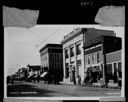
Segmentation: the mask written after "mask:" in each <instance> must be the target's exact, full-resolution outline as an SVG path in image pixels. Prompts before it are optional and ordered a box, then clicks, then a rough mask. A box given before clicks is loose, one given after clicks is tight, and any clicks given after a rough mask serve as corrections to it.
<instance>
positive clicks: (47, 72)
mask: <svg viewBox="0 0 128 102" xmlns="http://www.w3.org/2000/svg"><path fill="white" fill-rule="evenodd" d="M47 73H48V72H44V73H43V74H42V75H41V76H40V77H44V76H45V75H46V74H47Z"/></svg>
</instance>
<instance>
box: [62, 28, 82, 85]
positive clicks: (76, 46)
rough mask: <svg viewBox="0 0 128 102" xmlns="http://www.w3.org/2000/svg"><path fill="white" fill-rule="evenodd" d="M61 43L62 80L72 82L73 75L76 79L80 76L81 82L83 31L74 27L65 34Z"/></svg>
mask: <svg viewBox="0 0 128 102" xmlns="http://www.w3.org/2000/svg"><path fill="white" fill-rule="evenodd" d="M61 43H62V44H63V68H64V81H65V82H71V83H72V82H73V81H74V80H73V79H74V77H75V79H76V80H77V79H78V77H81V82H82V80H83V77H84V60H83V59H84V56H83V54H84V50H83V48H82V47H83V33H82V32H81V29H80V28H78V29H75V30H74V31H72V32H71V33H69V34H68V35H66V36H65V37H64V39H63V40H62V41H61ZM73 68H74V69H73ZM76 83H77V82H76Z"/></svg>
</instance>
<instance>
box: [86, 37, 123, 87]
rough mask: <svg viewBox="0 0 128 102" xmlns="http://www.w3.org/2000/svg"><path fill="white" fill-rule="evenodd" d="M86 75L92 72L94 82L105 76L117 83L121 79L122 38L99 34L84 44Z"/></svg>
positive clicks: (106, 80)
mask: <svg viewBox="0 0 128 102" xmlns="http://www.w3.org/2000/svg"><path fill="white" fill-rule="evenodd" d="M83 48H84V51H85V69H86V71H85V72H86V76H88V75H89V74H91V79H92V83H96V82H98V81H100V79H101V78H103V81H104V82H105V83H106V84H107V83H109V80H113V81H114V83H117V82H118V80H119V79H121V77H122V75H121V73H122V71H121V63H122V62H121V52H122V50H121V38H119V37H115V36H99V37H96V38H94V39H93V40H91V41H88V42H86V43H85V44H84V47H83Z"/></svg>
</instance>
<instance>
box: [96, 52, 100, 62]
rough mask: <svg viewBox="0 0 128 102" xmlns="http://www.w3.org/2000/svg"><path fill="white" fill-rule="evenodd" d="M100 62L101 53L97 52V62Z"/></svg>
mask: <svg viewBox="0 0 128 102" xmlns="http://www.w3.org/2000/svg"><path fill="white" fill-rule="evenodd" d="M99 62H100V53H99V52H97V63H99Z"/></svg>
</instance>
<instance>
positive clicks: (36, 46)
mask: <svg viewBox="0 0 128 102" xmlns="http://www.w3.org/2000/svg"><path fill="white" fill-rule="evenodd" d="M60 28H61V26H60V27H59V28H58V29H56V30H55V32H53V33H51V34H50V35H49V36H48V37H47V38H46V39H45V40H43V41H42V42H40V43H39V44H37V45H35V47H34V48H33V49H32V50H31V52H30V53H29V54H28V55H27V56H26V57H25V60H24V61H25V62H24V63H26V60H27V59H28V58H29V57H30V56H31V55H32V53H33V52H34V51H35V50H36V49H37V48H38V47H39V46H40V45H42V44H43V43H45V42H46V41H47V40H48V39H50V38H51V37H52V36H53V35H55V34H56V33H57V32H58V31H59V30H60Z"/></svg>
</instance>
